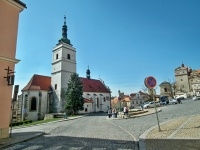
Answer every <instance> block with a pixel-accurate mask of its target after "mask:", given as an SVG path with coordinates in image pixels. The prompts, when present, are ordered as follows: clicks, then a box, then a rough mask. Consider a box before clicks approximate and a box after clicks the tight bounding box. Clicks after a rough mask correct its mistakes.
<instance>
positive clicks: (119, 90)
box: [118, 90, 122, 112]
mask: <svg viewBox="0 0 200 150" xmlns="http://www.w3.org/2000/svg"><path fill="white" fill-rule="evenodd" d="M118 94H119V98H118V100H119V109H120V110H119V111H120V112H121V109H122V108H121V97H120V90H119V91H118Z"/></svg>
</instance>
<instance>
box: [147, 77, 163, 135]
mask: <svg viewBox="0 0 200 150" xmlns="http://www.w3.org/2000/svg"><path fill="white" fill-rule="evenodd" d="M144 84H145V86H146V87H147V88H149V90H150V94H151V96H152V98H153V101H154V106H155V111H156V118H157V121H158V131H161V129H160V124H159V119H158V112H157V108H156V101H155V96H154V93H153V90H154V87H155V86H156V84H157V82H156V79H155V78H154V77H152V76H149V77H147V78H145V79H144Z"/></svg>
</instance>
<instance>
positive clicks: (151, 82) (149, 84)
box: [144, 76, 157, 89]
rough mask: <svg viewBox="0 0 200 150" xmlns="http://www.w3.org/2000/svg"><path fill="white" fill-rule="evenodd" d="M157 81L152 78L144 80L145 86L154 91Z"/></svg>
mask: <svg viewBox="0 0 200 150" xmlns="http://www.w3.org/2000/svg"><path fill="white" fill-rule="evenodd" d="M156 83H157V82H156V79H155V78H154V77H152V76H149V77H146V78H145V79H144V84H145V86H146V87H147V88H150V89H153V88H154V87H155V86H156Z"/></svg>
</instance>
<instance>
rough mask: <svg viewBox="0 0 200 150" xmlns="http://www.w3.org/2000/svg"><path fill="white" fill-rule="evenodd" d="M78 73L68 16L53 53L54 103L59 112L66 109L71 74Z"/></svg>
mask: <svg viewBox="0 0 200 150" xmlns="http://www.w3.org/2000/svg"><path fill="white" fill-rule="evenodd" d="M73 73H76V50H75V48H74V47H73V45H72V44H71V42H70V40H69V39H68V38H67V25H66V17H64V25H63V26H62V38H61V39H60V40H59V41H58V44H57V45H56V46H55V47H54V49H53V53H52V73H51V74H52V76H51V85H52V88H53V91H54V92H53V96H54V98H53V99H54V104H53V105H55V106H56V108H55V109H56V110H55V111H57V112H61V111H63V110H64V105H65V99H64V97H65V92H66V90H67V84H68V81H69V79H70V76H71V74H73Z"/></svg>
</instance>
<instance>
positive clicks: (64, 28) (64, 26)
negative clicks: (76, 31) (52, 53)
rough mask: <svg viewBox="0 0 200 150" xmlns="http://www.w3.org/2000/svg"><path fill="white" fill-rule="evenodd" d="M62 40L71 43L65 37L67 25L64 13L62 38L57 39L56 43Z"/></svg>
mask: <svg viewBox="0 0 200 150" xmlns="http://www.w3.org/2000/svg"><path fill="white" fill-rule="evenodd" d="M62 42H64V43H67V44H70V45H72V44H71V42H70V40H69V39H68V38H67V25H66V16H65V15H64V25H63V26H62V38H61V39H60V40H59V41H58V44H60V43H62Z"/></svg>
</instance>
